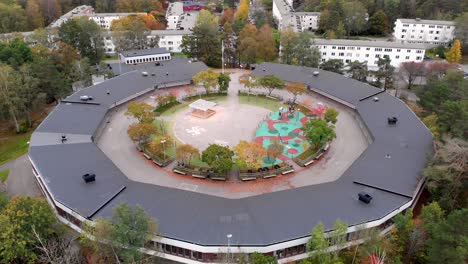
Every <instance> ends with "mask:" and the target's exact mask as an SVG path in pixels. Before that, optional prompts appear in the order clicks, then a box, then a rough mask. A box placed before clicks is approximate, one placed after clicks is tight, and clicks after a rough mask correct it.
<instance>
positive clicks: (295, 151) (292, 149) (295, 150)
mask: <svg viewBox="0 0 468 264" xmlns="http://www.w3.org/2000/svg"><path fill="white" fill-rule="evenodd" d="M298 152H299V151H298V150H297V149H294V148H290V149H288V153H289V154H297V153H298Z"/></svg>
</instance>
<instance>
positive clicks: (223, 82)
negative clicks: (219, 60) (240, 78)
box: [218, 73, 231, 91]
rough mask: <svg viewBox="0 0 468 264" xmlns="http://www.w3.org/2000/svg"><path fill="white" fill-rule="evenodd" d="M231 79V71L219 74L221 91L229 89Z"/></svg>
mask: <svg viewBox="0 0 468 264" xmlns="http://www.w3.org/2000/svg"><path fill="white" fill-rule="evenodd" d="M230 81H231V77H230V76H229V73H221V74H219V76H218V87H219V90H220V91H227V90H228V88H229V82H230Z"/></svg>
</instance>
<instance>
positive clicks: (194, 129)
mask: <svg viewBox="0 0 468 264" xmlns="http://www.w3.org/2000/svg"><path fill="white" fill-rule="evenodd" d="M185 131H187V133H189V134H191V135H192V136H198V135H200V134H201V133H202V132H206V129H204V128H203V127H199V126H194V127H192V128H191V129H188V128H186V129H185Z"/></svg>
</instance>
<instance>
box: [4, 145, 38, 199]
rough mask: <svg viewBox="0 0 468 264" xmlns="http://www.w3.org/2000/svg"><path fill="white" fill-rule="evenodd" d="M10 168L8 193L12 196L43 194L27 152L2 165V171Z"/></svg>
mask: <svg viewBox="0 0 468 264" xmlns="http://www.w3.org/2000/svg"><path fill="white" fill-rule="evenodd" d="M5 169H8V170H10V174H9V175H8V179H7V182H6V183H7V193H8V195H10V196H17V195H24V196H40V195H42V194H41V192H40V190H39V187H38V186H37V184H36V180H35V179H34V174H33V172H32V170H31V163H30V162H29V158H28V155H27V154H25V155H23V156H21V157H19V158H17V159H15V160H12V161H9V162H7V163H6V164H3V165H1V166H0V171H2V170H5Z"/></svg>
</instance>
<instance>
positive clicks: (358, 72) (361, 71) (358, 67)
mask: <svg viewBox="0 0 468 264" xmlns="http://www.w3.org/2000/svg"><path fill="white" fill-rule="evenodd" d="M346 68H347V70H346V73H347V74H349V75H351V78H353V79H355V80H358V81H360V82H366V81H367V75H368V74H369V70H368V69H367V63H366V62H365V61H364V62H359V61H357V60H355V61H351V62H349V63H348V64H347V65H346Z"/></svg>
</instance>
